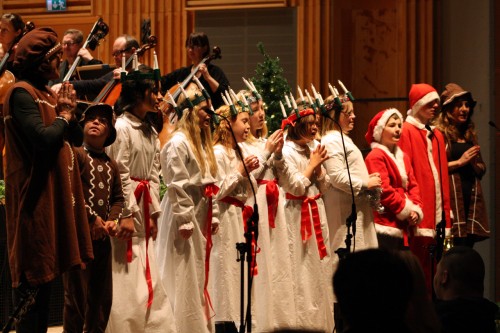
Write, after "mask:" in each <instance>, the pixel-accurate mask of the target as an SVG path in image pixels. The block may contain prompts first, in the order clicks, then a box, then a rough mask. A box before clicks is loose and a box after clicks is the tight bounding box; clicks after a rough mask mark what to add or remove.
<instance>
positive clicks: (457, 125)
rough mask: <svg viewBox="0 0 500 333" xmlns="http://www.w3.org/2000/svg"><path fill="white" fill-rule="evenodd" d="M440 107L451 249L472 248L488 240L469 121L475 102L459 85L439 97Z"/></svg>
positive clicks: (481, 168) (480, 169)
mask: <svg viewBox="0 0 500 333" xmlns="http://www.w3.org/2000/svg"><path fill="white" fill-rule="evenodd" d="M441 103H442V105H443V107H442V110H441V112H440V113H439V116H438V118H437V127H438V128H439V129H440V130H441V132H443V134H444V135H445V139H446V154H447V156H448V172H449V177H450V203H451V209H452V210H453V217H454V219H453V226H452V228H451V234H452V236H453V244H454V245H465V246H470V247H473V246H474V243H475V242H477V241H480V240H484V239H486V238H489V237H490V230H489V226H488V215H487V213H486V206H485V202H484V198H483V191H482V188H481V178H482V177H483V176H484V174H485V172H486V164H485V163H484V162H483V159H482V158H481V152H480V147H479V144H478V139H477V134H476V131H475V128H474V122H473V121H472V115H473V114H474V106H475V105H476V101H475V100H474V99H473V98H472V94H471V93H470V92H468V91H466V90H464V89H463V88H462V87H460V86H459V85H458V84H455V83H449V84H447V85H446V87H445V89H444V91H443V92H442V93H441Z"/></svg>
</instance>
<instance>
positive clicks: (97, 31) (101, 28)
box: [63, 17, 109, 82]
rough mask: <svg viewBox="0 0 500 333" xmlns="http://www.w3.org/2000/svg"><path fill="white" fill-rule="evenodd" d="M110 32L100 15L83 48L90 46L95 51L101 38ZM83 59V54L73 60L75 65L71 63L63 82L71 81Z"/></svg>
mask: <svg viewBox="0 0 500 333" xmlns="http://www.w3.org/2000/svg"><path fill="white" fill-rule="evenodd" d="M108 32H109V27H108V25H107V24H106V23H104V21H103V19H102V18H101V17H99V19H98V20H97V21H96V23H94V26H93V27H92V30H90V33H89V35H88V37H87V40H86V41H85V43H84V44H83V46H82V48H87V47H88V48H89V49H91V50H92V51H94V50H95V49H96V47H97V45H99V42H100V41H101V39H103V38H104V37H106V35H107V34H108ZM81 60H82V57H81V56H78V57H76V59H75V61H74V62H73V65H71V67H70V69H69V70H68V73H67V74H66V75H65V76H64V79H63V82H64V81H69V80H70V79H71V77H72V76H73V73H74V72H75V69H76V67H77V66H78V65H79V64H80V61H81Z"/></svg>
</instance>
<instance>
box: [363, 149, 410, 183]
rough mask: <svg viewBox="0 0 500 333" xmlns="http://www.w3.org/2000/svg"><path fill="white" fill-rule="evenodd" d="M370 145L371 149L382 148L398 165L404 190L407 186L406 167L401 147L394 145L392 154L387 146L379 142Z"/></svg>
mask: <svg viewBox="0 0 500 333" xmlns="http://www.w3.org/2000/svg"><path fill="white" fill-rule="evenodd" d="M370 146H371V147H372V149H373V148H378V149H380V150H383V151H384V152H385V153H386V155H387V156H389V157H390V158H391V159H392V161H393V162H394V163H395V164H396V166H397V167H398V170H399V176H400V177H401V184H402V186H403V188H404V189H405V190H406V187H407V186H408V174H407V172H406V167H405V162H404V153H403V151H402V150H401V148H399V146H396V152H395V154H392V153H391V152H390V151H389V148H387V147H386V146H384V145H382V144H380V143H377V142H372V143H371V145H370Z"/></svg>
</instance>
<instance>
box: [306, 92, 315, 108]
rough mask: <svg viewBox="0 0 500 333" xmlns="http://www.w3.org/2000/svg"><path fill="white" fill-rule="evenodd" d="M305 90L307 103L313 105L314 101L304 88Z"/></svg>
mask: <svg viewBox="0 0 500 333" xmlns="http://www.w3.org/2000/svg"><path fill="white" fill-rule="evenodd" d="M305 92H306V96H307V99H308V100H309V104H311V105H313V104H314V101H313V99H312V98H311V95H309V91H307V89H305Z"/></svg>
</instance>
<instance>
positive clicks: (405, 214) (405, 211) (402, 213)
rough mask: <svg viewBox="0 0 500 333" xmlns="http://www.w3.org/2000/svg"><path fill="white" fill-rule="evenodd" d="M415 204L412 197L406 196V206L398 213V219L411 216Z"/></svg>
mask: <svg viewBox="0 0 500 333" xmlns="http://www.w3.org/2000/svg"><path fill="white" fill-rule="evenodd" d="M413 206H415V205H414V204H413V202H411V200H410V199H408V198H406V200H405V206H404V207H403V209H402V210H401V211H400V212H399V213H397V214H396V217H397V218H398V220H400V221H404V220H406V219H407V218H409V217H410V214H411V212H412V211H413V210H414V209H413Z"/></svg>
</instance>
